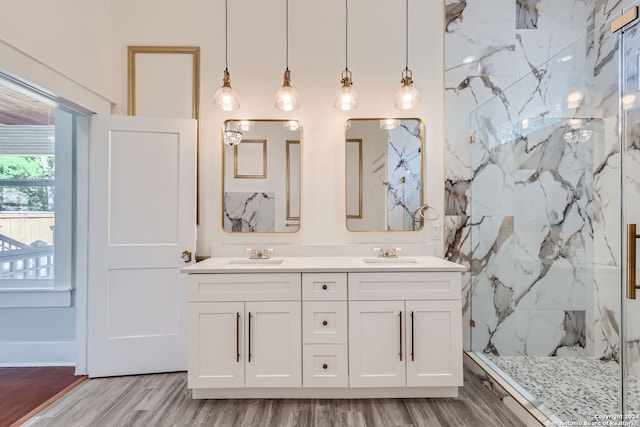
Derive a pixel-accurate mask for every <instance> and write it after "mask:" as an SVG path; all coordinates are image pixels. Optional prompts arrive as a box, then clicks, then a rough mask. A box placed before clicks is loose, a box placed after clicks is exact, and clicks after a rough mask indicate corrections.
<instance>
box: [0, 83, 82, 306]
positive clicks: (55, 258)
mask: <svg viewBox="0 0 640 427" xmlns="http://www.w3.org/2000/svg"><path fill="white" fill-rule="evenodd" d="M72 127H73V115H72V114H70V113H67V112H65V111H62V110H61V109H59V108H57V107H56V106H55V104H54V103H53V102H51V101H48V100H47V99H45V98H42V97H41V96H38V95H37V94H32V93H30V92H29V91H28V90H27V89H24V88H20V87H16V86H15V85H14V84H12V83H8V82H5V81H4V80H0V292H3V293H11V292H13V293H16V292H18V293H43V292H44V293H49V294H51V293H54V294H55V293H57V294H58V295H57V298H54V300H55V301H54V302H53V303H43V302H42V301H41V302H36V303H35V304H34V305H35V306H41V305H69V304H70V292H69V291H70V290H71V247H72V239H73V230H72V223H73V221H72V216H73V215H72V182H73V132H72ZM2 299H4V300H5V301H7V300H8V298H6V295H2ZM8 304H9V305H10V306H11V303H10V302H9V303H8ZM20 305H23V306H29V305H31V304H24V303H20ZM5 306H6V305H5Z"/></svg>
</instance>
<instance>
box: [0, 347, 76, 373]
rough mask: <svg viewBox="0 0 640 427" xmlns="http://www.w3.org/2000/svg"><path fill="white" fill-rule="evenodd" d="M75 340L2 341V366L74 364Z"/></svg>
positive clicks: (0, 350)
mask: <svg viewBox="0 0 640 427" xmlns="http://www.w3.org/2000/svg"><path fill="white" fill-rule="evenodd" d="M75 359H76V344H75V342H74V341H52V342H41V341H38V342H19V341H14V342H2V343H0V367H22V366H74V365H75Z"/></svg>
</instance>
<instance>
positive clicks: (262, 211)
mask: <svg viewBox="0 0 640 427" xmlns="http://www.w3.org/2000/svg"><path fill="white" fill-rule="evenodd" d="M300 134H301V129H300V123H299V122H298V121H292V120H227V121H225V122H224V125H223V144H222V146H223V148H222V150H223V153H222V154H223V157H222V159H223V164H222V170H223V172H222V178H223V179H222V197H223V201H222V228H223V229H224V231H227V232H230V233H293V232H296V231H298V230H299V228H300V172H301V171H300V159H301V155H300V154H301V153H300Z"/></svg>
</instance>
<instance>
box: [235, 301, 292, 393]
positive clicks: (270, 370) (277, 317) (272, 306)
mask: <svg viewBox="0 0 640 427" xmlns="http://www.w3.org/2000/svg"><path fill="white" fill-rule="evenodd" d="M245 312H246V319H247V322H248V323H247V334H246V337H247V344H246V346H247V347H246V348H247V355H246V359H245V360H246V369H245V373H246V381H245V384H246V386H247V387H301V386H302V339H301V336H302V331H301V316H300V312H301V303H300V301H297V302H293V301H287V302H246V303H245Z"/></svg>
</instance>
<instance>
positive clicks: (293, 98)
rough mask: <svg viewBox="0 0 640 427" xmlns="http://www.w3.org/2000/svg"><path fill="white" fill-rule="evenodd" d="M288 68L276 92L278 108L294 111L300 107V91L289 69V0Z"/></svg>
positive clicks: (287, 19)
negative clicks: (297, 89) (295, 85)
mask: <svg viewBox="0 0 640 427" xmlns="http://www.w3.org/2000/svg"><path fill="white" fill-rule="evenodd" d="M286 4H287V5H286V10H287V12H286V21H287V23H286V29H287V30H286V39H287V46H286V55H285V56H286V67H287V68H286V69H285V71H284V81H283V83H282V87H281V88H280V89H278V92H276V103H275V104H276V108H277V109H278V110H282V111H293V110H295V109H297V108H298V107H300V98H299V97H298V92H296V90H295V89H294V88H292V87H291V71H289V0H287V1H286Z"/></svg>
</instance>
